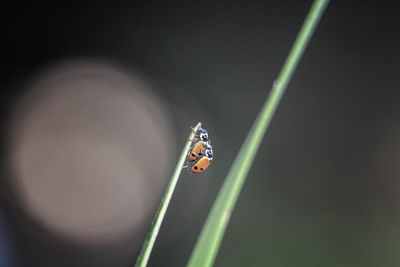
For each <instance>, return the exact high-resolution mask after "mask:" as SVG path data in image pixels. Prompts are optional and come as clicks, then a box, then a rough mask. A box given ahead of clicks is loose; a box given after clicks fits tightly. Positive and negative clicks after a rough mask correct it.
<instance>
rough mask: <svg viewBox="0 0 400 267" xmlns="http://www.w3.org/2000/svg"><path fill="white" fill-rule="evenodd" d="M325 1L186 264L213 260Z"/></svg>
mask: <svg viewBox="0 0 400 267" xmlns="http://www.w3.org/2000/svg"><path fill="white" fill-rule="evenodd" d="M327 4H328V0H315V1H314V3H313V5H312V7H311V9H310V12H309V13H308V15H307V17H306V20H305V21H304V23H303V26H302V28H301V29H300V32H299V34H298V36H297V38H296V41H295V43H294V44H293V47H292V49H291V51H290V53H289V55H288V57H287V59H286V61H285V64H284V65H283V68H282V70H281V72H280V73H279V76H278V79H277V80H276V81H275V82H274V85H273V87H272V90H271V92H270V94H269V96H268V98H267V100H266V102H265V104H264V106H263V107H262V109H261V111H260V113H259V115H258V117H257V119H256V121H255V122H254V124H253V126H252V127H251V129H250V131H249V133H248V135H247V137H246V139H245V141H244V143H243V145H242V147H241V148H240V151H239V153H238V155H237V156H236V158H235V161H234V162H233V164H232V167H231V169H230V171H229V173H228V175H227V177H226V179H225V182H224V184H223V185H222V188H221V190H220V192H219V194H218V196H217V199H216V200H215V202H214V205H213V207H212V209H211V211H210V214H209V215H208V218H207V220H206V223H205V225H204V227H203V230H202V231H201V233H200V236H199V239H198V240H197V242H196V245H195V247H194V249H193V252H192V255H191V257H190V259H189V262H188V266H189V267H207V266H211V265H212V264H213V263H214V260H215V257H216V255H217V252H218V249H219V246H220V244H221V241H222V237H223V235H224V233H225V229H226V227H227V224H228V222H229V218H230V215H231V212H232V210H233V208H234V206H235V203H236V201H237V198H238V196H239V193H240V191H241V189H242V187H243V183H244V181H245V179H246V176H247V174H248V172H249V169H250V167H251V165H252V163H253V160H254V157H255V155H256V152H257V150H258V148H259V146H260V143H261V141H262V138H263V137H264V134H265V132H266V130H267V128H268V125H269V124H270V122H271V119H272V117H273V115H274V113H275V110H276V108H277V106H278V104H279V102H280V100H281V98H282V95H283V93H284V92H285V89H286V87H287V85H288V83H289V81H290V79H291V77H292V75H293V72H294V70H295V69H296V66H297V64H298V62H299V60H300V58H301V56H302V54H303V52H304V50H305V48H306V46H307V44H308V41H309V40H310V38H311V36H312V34H313V32H314V29H315V27H316V25H317V24H318V21H319V19H320V17H321V15H322V13H323V11H324V10H325V7H326V5H327Z"/></svg>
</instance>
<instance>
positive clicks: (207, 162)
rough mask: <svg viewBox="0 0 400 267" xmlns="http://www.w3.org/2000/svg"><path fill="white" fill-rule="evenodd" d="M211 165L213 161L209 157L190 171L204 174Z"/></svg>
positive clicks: (199, 161)
mask: <svg viewBox="0 0 400 267" xmlns="http://www.w3.org/2000/svg"><path fill="white" fill-rule="evenodd" d="M210 164H211V159H210V158H209V157H205V156H204V157H202V158H200V159H199V160H198V161H196V162H195V164H194V165H193V166H192V167H191V168H190V169H189V171H190V172H192V173H202V172H204V171H205V170H206V169H207V168H208V166H210Z"/></svg>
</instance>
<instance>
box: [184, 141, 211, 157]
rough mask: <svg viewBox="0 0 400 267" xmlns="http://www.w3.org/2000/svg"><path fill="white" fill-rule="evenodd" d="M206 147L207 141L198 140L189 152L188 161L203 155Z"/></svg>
mask: <svg viewBox="0 0 400 267" xmlns="http://www.w3.org/2000/svg"><path fill="white" fill-rule="evenodd" d="M206 149H207V143H206V142H204V141H198V142H197V143H196V144H195V145H194V146H193V148H192V151H191V152H190V153H189V156H188V161H189V162H193V161H196V160H198V159H199V158H200V157H201V156H203V155H205V153H206Z"/></svg>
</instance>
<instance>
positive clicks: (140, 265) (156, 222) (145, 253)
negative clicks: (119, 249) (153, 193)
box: [135, 122, 201, 267]
mask: <svg viewBox="0 0 400 267" xmlns="http://www.w3.org/2000/svg"><path fill="white" fill-rule="evenodd" d="M200 127H201V122H199V123H198V124H197V125H196V126H195V127H194V128H193V131H192V132H191V133H190V134H189V137H188V139H187V141H186V144H185V146H184V147H183V150H182V153H181V156H180V157H179V160H178V163H177V164H176V167H175V170H174V173H173V174H172V176H171V180H170V181H169V183H168V186H167V189H166V190H165V193H164V196H163V198H162V200H161V203H160V206H159V207H158V210H157V212H156V215H155V216H154V219H153V222H152V224H151V228H150V231H149V232H148V234H147V237H146V240H145V241H144V243H143V246H142V249H141V251H140V254H139V256H138V258H137V260H136V264H135V267H145V266H146V265H147V262H148V261H149V257H150V254H151V251H152V249H153V246H154V242H155V241H156V238H157V235H158V232H159V230H160V227H161V223H162V221H163V219H164V216H165V213H166V211H167V209H168V205H169V202H170V200H171V197H172V194H173V193H174V190H175V186H176V183H177V182H178V179H179V176H180V174H181V171H182V168H183V164H184V163H185V160H186V157H187V154H188V152H189V149H190V145H191V143H192V140H193V138H194V136H195V133H196V132H197V130H198V129H199V128H200Z"/></svg>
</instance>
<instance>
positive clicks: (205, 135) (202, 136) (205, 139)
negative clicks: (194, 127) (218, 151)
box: [200, 129, 208, 142]
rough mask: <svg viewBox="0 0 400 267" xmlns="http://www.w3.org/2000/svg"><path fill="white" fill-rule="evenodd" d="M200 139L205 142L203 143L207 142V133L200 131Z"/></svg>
mask: <svg viewBox="0 0 400 267" xmlns="http://www.w3.org/2000/svg"><path fill="white" fill-rule="evenodd" d="M200 139H201V140H202V141H205V142H207V141H208V133H207V131H206V130H204V129H201V133H200Z"/></svg>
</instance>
